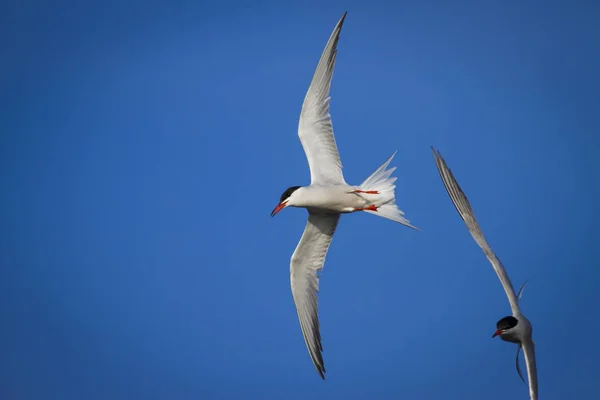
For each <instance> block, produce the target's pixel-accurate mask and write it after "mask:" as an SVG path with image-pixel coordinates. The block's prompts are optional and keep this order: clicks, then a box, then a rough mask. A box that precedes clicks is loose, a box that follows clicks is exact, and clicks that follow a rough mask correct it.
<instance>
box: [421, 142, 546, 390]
mask: <svg viewBox="0 0 600 400" xmlns="http://www.w3.org/2000/svg"><path fill="white" fill-rule="evenodd" d="M431 151H432V152H433V156H434V158H435V163H436V165H437V169H438V172H439V173H440V176H441V177H442V182H444V186H445V187H446V191H447V192H448V194H449V195H450V199H452V202H453V203H454V206H455V207H456V210H457V211H458V213H459V214H460V216H461V218H462V219H463V221H464V222H465V224H466V225H467V228H468V229H469V232H470V233H471V236H473V239H475V241H476V242H477V244H478V245H479V247H481V249H482V250H483V252H484V253H485V256H486V257H487V259H488V260H489V261H490V263H491V264H492V267H494V271H496V274H497V275H498V278H500V282H501V283H502V287H504V291H505V292H506V296H507V297H508V302H509V303H510V308H511V310H512V316H508V317H504V318H502V319H501V320H500V321H498V322H497V323H496V332H495V333H494V335H493V336H492V337H496V336H500V339H502V340H504V341H506V342H511V343H516V344H518V345H519V347H518V349H517V372H518V373H519V376H520V377H521V380H523V382H525V380H524V379H523V375H522V374H521V368H520V367H519V351H520V350H521V348H523V353H524V354H525V363H526V364H527V378H528V380H529V396H530V397H531V400H537V398H538V383H537V368H536V365H535V350H534V344H533V339H532V332H533V328H532V327H531V323H530V322H529V320H528V319H527V318H525V316H524V315H523V313H522V312H521V309H520V307H519V299H520V298H521V294H522V291H523V288H524V287H525V284H524V285H523V286H522V287H521V289H519V293H517V294H516V295H515V290H514V289H513V286H512V283H511V282H510V279H509V278H508V274H507V273H506V270H505V269H504V266H503V265H502V263H501V262H500V259H499V258H498V257H496V255H495V254H494V252H493V251H492V248H491V247H490V245H489V244H488V242H487V241H486V240H485V237H484V236H483V232H481V228H479V224H478V223H477V220H476V219H475V214H474V213H473V210H472V209H471V205H470V204H469V200H467V196H465V194H464V193H463V191H462V190H461V188H460V186H459V185H458V183H457V182H456V179H454V175H453V174H452V171H451V170H450V168H448V165H446V162H445V161H444V159H443V158H442V155H441V154H440V152H439V151H436V150H435V149H434V148H433V147H432V148H431Z"/></svg>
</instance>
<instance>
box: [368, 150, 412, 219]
mask: <svg viewBox="0 0 600 400" xmlns="http://www.w3.org/2000/svg"><path fill="white" fill-rule="evenodd" d="M395 155H396V152H394V154H392V155H391V156H390V158H388V159H387V161H386V162H385V163H383V165H382V166H381V167H379V168H378V169H377V171H375V172H373V173H372V174H371V176H369V177H368V178H367V179H366V180H365V181H364V182H363V183H361V184H360V186H359V188H360V190H362V191H365V192H377V194H373V195H372V196H374V197H373V204H374V205H375V206H376V207H377V211H375V210H364V211H365V212H368V213H371V214H373V215H377V216H379V217H383V218H387V219H391V220H392V221H396V222H398V223H401V224H402V225H406V226H408V227H410V228H413V229H416V230H420V229H419V228H417V227H415V226H412V225H411V224H410V222H409V221H408V220H407V219H406V218H404V216H403V215H404V212H402V210H400V209H399V208H398V206H397V205H396V196H395V192H394V189H395V188H396V185H394V182H396V179H398V178H396V177H393V176H391V175H392V172H394V171H395V170H396V167H392V168H390V169H387V170H386V168H387V167H388V165H390V162H391V161H392V159H393V158H394V156H395ZM369 196H371V195H369Z"/></svg>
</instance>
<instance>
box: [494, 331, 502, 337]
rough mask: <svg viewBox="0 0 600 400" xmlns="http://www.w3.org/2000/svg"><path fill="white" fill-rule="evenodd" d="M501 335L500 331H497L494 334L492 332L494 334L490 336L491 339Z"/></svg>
mask: <svg viewBox="0 0 600 400" xmlns="http://www.w3.org/2000/svg"><path fill="white" fill-rule="evenodd" d="M501 333H502V329H498V330H497V331H496V332H494V334H493V335H492V338H495V337H496V336H498V335H499V334H501Z"/></svg>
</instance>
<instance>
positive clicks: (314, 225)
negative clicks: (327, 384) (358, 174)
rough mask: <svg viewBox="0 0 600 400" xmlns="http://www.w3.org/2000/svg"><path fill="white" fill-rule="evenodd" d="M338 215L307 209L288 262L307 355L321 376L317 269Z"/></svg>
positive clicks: (322, 367)
mask: <svg viewBox="0 0 600 400" xmlns="http://www.w3.org/2000/svg"><path fill="white" fill-rule="evenodd" d="M339 219H340V215H339V214H313V213H310V212H309V215H308V222H307V223H306V228H304V234H303V235H302V238H301V239H300V242H299V243H298V246H297V247H296V250H295V251H294V254H293V255H292V260H291V262H290V282H291V285H292V295H293V297H294V303H295V304H296V311H297V312H298V319H299V320H300V327H301V328H302V334H303V335H304V341H305V342H306V347H307V348H308V353H309V354H310V358H311V359H312V362H313V364H314V365H315V368H317V371H318V372H319V375H321V378H323V379H325V375H324V373H325V365H324V364H323V355H322V354H321V352H322V351H323V347H322V346H321V332H320V329H319V301H318V296H317V295H318V293H319V276H318V273H319V272H320V271H321V269H323V264H324V263H325V256H326V255H327V250H328V249H329V245H330V244H331V239H332V237H333V234H334V232H335V229H336V227H337V224H338V221H339Z"/></svg>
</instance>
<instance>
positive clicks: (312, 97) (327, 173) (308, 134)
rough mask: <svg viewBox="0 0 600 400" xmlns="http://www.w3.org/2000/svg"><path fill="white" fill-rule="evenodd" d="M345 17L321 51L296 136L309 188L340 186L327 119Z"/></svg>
mask: <svg viewBox="0 0 600 400" xmlns="http://www.w3.org/2000/svg"><path fill="white" fill-rule="evenodd" d="M345 18H346V13H344V15H343V16H342V18H341V19H340V20H339V22H338V23H337V25H336V26H335V28H334V30H333V33H332V34H331V36H330V37H329V41H328V42H327V45H326V46H325V50H323V54H322V55H321V59H320V60H319V64H318V65H317V68H316V70H315V74H314V76H313V78H312V81H311V83H310V87H309V88H308V92H307V93H306V97H305V98H304V103H303V104H302V112H301V113H300V121H299V123H298V136H299V137H300V142H301V143H302V147H304V152H305V153H306V158H307V160H308V166H309V167H310V178H311V184H325V183H331V184H344V183H345V181H344V176H343V174H342V162H341V161H340V154H339V152H338V148H337V144H336V143H335V137H334V136H333V126H332V124H331V115H329V101H330V99H331V98H330V97H329V89H330V86H331V77H332V75H333V69H334V66H335V58H336V54H337V43H338V39H339V37H340V31H341V29H342V25H343V23H344V19H345Z"/></svg>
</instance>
